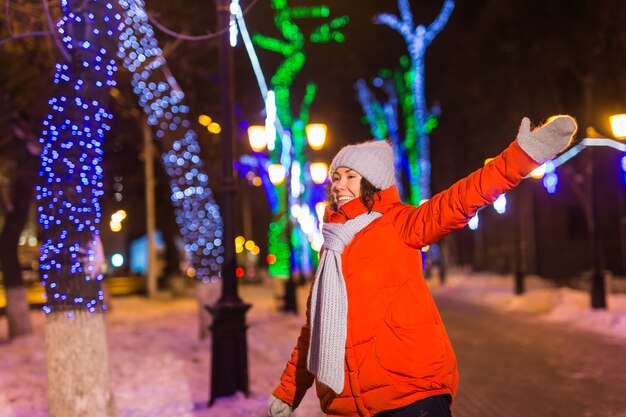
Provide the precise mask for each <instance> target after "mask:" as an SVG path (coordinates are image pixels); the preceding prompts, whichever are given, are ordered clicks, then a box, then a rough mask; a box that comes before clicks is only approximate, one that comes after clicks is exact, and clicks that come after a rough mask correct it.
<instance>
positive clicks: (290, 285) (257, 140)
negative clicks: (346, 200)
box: [248, 123, 328, 313]
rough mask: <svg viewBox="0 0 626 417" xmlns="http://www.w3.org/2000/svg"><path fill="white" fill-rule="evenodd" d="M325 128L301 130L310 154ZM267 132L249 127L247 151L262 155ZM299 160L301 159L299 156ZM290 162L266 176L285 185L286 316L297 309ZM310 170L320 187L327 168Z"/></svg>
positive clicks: (316, 166) (316, 165)
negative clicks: (288, 265) (287, 266)
mask: <svg viewBox="0 0 626 417" xmlns="http://www.w3.org/2000/svg"><path fill="white" fill-rule="evenodd" d="M327 129H328V128H327V126H326V125H325V124H323V123H312V124H308V125H306V126H305V132H306V137H307V142H308V144H309V147H310V148H311V149H313V150H320V149H322V148H323V146H324V144H325V141H326V134H327ZM267 134H268V133H267V132H266V130H265V126H250V127H249V128H248V139H249V141H250V147H251V148H252V150H253V151H254V152H259V153H260V152H263V151H265V149H266V147H267V143H268V139H269V138H268V137H267ZM300 156H302V155H300ZM289 159H290V162H289V166H287V167H285V166H283V165H282V164H271V165H270V166H269V167H268V170H267V171H268V176H269V178H270V181H271V182H272V184H273V185H275V186H277V185H280V184H282V182H283V181H287V183H286V184H285V185H286V193H285V195H286V197H285V198H286V199H287V202H286V203H287V204H286V207H287V216H288V220H287V224H286V227H285V234H286V235H287V244H288V248H289V257H290V268H289V273H288V276H287V280H286V281H285V286H284V295H283V307H282V310H283V311H286V312H293V313H297V311H298V305H297V297H296V281H295V279H294V276H293V264H294V262H295V253H294V248H293V245H292V237H293V231H294V223H293V222H294V219H293V216H292V213H291V209H292V207H291V206H292V204H291V203H292V201H291V200H292V199H294V198H295V199H297V198H299V197H294V196H293V195H292V181H293V178H294V173H293V172H292V160H293V155H292V157H291V158H289ZM324 167H326V168H325V171H324V173H323V175H321V174H320V171H321V170H322V169H324ZM310 169H311V178H312V180H313V182H314V183H315V184H323V183H324V182H325V179H326V177H327V169H328V168H327V166H326V165H325V164H322V163H312V164H311V166H310Z"/></svg>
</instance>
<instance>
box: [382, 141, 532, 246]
mask: <svg viewBox="0 0 626 417" xmlns="http://www.w3.org/2000/svg"><path fill="white" fill-rule="evenodd" d="M539 165H540V164H538V163H537V162H535V161H534V160H533V159H532V158H531V157H530V156H528V154H526V153H525V152H524V151H523V150H522V148H520V146H519V144H518V143H517V141H514V142H513V143H511V145H509V147H508V148H507V149H505V150H504V152H502V153H501V154H500V155H498V156H497V157H496V158H494V159H493V160H491V161H490V162H489V163H487V164H486V165H485V166H484V167H482V168H480V169H478V170H476V171H474V172H473V173H471V174H470V175H468V176H467V177H465V178H463V179H461V180H459V181H457V182H456V183H454V184H453V185H452V186H451V187H450V188H448V189H447V190H444V191H442V192H440V193H438V194H436V195H434V196H433V197H432V198H431V199H430V200H428V201H427V202H425V203H424V204H422V205H420V206H419V207H413V206H408V205H407V206H403V208H401V209H399V210H398V211H397V212H396V214H395V217H394V218H393V222H394V226H395V228H396V230H397V231H398V233H399V235H400V237H401V238H402V240H403V241H404V242H405V243H406V244H407V245H409V246H411V247H413V248H416V249H418V248H422V247H424V246H426V245H430V244H431V243H434V242H436V241H438V240H439V239H441V238H442V237H443V236H445V235H447V234H448V233H450V232H451V231H453V230H455V229H460V228H462V227H463V226H465V225H466V224H467V223H468V222H469V221H470V219H471V218H472V217H473V216H474V215H475V214H476V212H477V211H478V209H479V208H480V207H482V206H484V205H487V204H491V203H493V202H494V201H495V200H496V199H497V198H498V197H499V196H500V195H501V194H503V193H505V192H507V191H508V190H510V189H512V188H513V187H515V186H516V185H517V184H519V182H520V181H521V180H522V179H523V178H524V177H525V176H526V175H528V174H529V173H530V172H531V171H532V170H533V169H535V168H537V167H538V166H539Z"/></svg>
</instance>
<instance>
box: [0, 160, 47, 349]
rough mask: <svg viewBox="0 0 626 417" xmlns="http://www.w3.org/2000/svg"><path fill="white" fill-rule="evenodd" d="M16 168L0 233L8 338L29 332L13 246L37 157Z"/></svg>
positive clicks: (24, 215) (25, 212) (29, 200)
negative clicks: (8, 209)
mask: <svg viewBox="0 0 626 417" xmlns="http://www.w3.org/2000/svg"><path fill="white" fill-rule="evenodd" d="M26 158H27V159H26V161H23V163H22V164H21V166H20V167H19V168H18V169H17V171H18V172H19V173H18V174H17V175H15V177H14V180H13V181H12V184H11V194H12V198H11V202H12V211H10V212H9V214H8V215H7V217H6V222H5V226H4V229H3V230H2V233H1V234H0V247H1V248H2V250H0V264H1V267H2V275H3V280H4V289H5V293H6V300H7V305H6V314H7V320H8V323H9V339H14V338H16V337H19V336H23V335H27V334H30V333H32V332H33V327H32V324H31V321H30V315H29V305H28V299H27V298H26V289H25V288H24V279H23V278H22V272H21V268H20V263H19V261H18V257H17V246H18V242H19V238H20V234H21V233H22V230H24V225H25V224H26V221H27V219H28V212H29V211H30V206H31V203H32V197H33V189H34V184H35V178H36V175H37V165H38V162H39V159H38V158H37V157H35V156H32V155H28V156H27V157H26Z"/></svg>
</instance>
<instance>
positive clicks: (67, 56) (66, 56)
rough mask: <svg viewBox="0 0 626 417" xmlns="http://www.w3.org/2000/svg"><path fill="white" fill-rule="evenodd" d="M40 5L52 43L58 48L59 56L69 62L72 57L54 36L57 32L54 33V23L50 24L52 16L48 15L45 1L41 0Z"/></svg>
mask: <svg viewBox="0 0 626 417" xmlns="http://www.w3.org/2000/svg"><path fill="white" fill-rule="evenodd" d="M41 3H42V4H43V9H44V11H45V12H46V21H47V22H48V29H50V36H52V37H53V38H54V43H55V44H56V45H57V47H58V48H59V52H61V56H62V57H63V59H64V60H66V61H68V62H71V61H72V57H71V56H70V54H69V53H68V52H67V50H66V49H65V46H63V44H62V43H61V41H60V40H59V37H58V36H56V33H57V32H56V29H55V28H54V23H53V22H52V16H51V15H50V8H49V7H48V2H47V1H46V0H42V1H41Z"/></svg>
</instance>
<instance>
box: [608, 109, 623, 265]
mask: <svg viewBox="0 0 626 417" xmlns="http://www.w3.org/2000/svg"><path fill="white" fill-rule="evenodd" d="M609 121H610V123H611V130H612V131H613V137H615V138H616V139H620V140H624V139H626V114H615V115H613V116H610V117H609ZM621 162H622V169H623V170H624V171H626V154H624V156H622V160H621ZM624 181H626V175H625V177H624ZM618 195H619V217H620V218H619V241H620V248H621V253H622V256H621V259H622V274H623V273H626V201H625V196H624V190H621V191H620V192H619V193H618Z"/></svg>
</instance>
